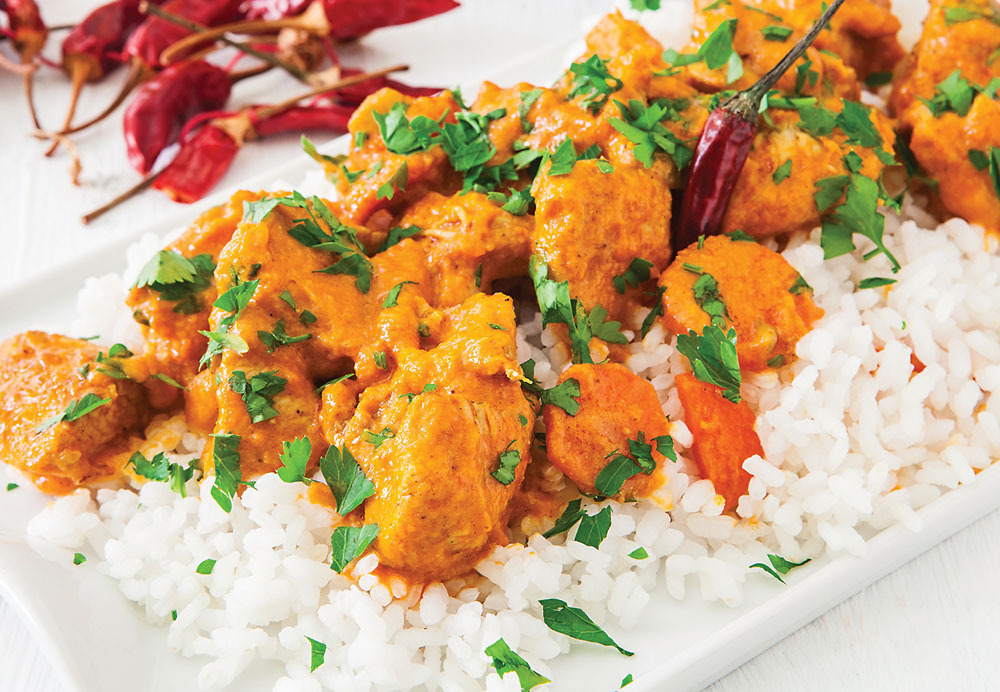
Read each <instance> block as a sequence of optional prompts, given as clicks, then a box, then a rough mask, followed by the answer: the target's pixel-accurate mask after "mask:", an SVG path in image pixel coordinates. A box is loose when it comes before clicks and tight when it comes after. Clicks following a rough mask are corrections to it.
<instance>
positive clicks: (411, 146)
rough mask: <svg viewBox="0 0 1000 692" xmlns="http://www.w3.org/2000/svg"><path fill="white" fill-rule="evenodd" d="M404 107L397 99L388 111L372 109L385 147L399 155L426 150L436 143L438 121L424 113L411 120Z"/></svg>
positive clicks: (438, 136)
mask: <svg viewBox="0 0 1000 692" xmlns="http://www.w3.org/2000/svg"><path fill="white" fill-rule="evenodd" d="M406 109H407V106H406V104H405V103H403V102H402V101H399V102H397V103H394V104H392V108H390V109H389V112H388V113H379V112H378V111H372V117H373V118H374V119H375V123H376V124H377V125H378V129H379V133H380V134H381V135H382V141H383V142H385V148H386V149H388V150H389V151H390V152H392V153H393V154H400V155H401V156H407V155H409V154H415V153H417V152H418V151H426V150H428V149H430V148H431V147H432V146H434V145H435V144H437V143H438V140H439V138H440V136H441V127H440V122H439V121H437V120H432V119H431V118H428V117H427V116H426V115H418V116H417V117H415V118H414V119H413V120H408V119H407V118H406ZM442 119H443V118H442Z"/></svg>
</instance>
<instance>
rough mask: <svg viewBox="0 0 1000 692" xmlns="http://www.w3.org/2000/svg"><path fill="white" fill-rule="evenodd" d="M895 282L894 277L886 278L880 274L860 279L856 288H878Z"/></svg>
mask: <svg viewBox="0 0 1000 692" xmlns="http://www.w3.org/2000/svg"><path fill="white" fill-rule="evenodd" d="M894 283H896V280H895V279H886V278H883V277H881V276H870V277H868V278H867V279H861V281H860V283H858V288H878V287H879V286H888V285H889V284H894Z"/></svg>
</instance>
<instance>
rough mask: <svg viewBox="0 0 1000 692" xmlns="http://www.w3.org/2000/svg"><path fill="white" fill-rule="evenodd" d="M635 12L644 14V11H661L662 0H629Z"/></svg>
mask: <svg viewBox="0 0 1000 692" xmlns="http://www.w3.org/2000/svg"><path fill="white" fill-rule="evenodd" d="M629 3H630V4H631V5H632V9H633V10H637V11H639V12H642V11H643V10H658V9H660V0H629Z"/></svg>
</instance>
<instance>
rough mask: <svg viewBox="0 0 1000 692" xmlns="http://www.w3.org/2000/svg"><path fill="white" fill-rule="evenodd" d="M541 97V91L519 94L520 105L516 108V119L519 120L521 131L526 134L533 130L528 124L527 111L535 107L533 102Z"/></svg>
mask: <svg viewBox="0 0 1000 692" xmlns="http://www.w3.org/2000/svg"><path fill="white" fill-rule="evenodd" d="M541 95H542V90H541V89H532V90H531V91H522V92H521V103H520V104H519V105H518V106H517V117H519V118H520V119H521V131H522V132H524V133H526V134H527V133H528V132H531V131H532V130H533V129H534V126H533V125H532V124H531V123H530V122H528V111H530V110H531V107H532V106H534V105H535V101H537V100H538V97H539V96H541Z"/></svg>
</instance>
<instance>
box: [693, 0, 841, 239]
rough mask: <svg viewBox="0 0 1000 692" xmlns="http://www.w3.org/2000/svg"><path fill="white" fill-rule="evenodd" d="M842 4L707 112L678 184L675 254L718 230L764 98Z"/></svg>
mask: <svg viewBox="0 0 1000 692" xmlns="http://www.w3.org/2000/svg"><path fill="white" fill-rule="evenodd" d="M842 4H844V0H834V2H833V3H832V4H831V5H830V6H829V7H828V8H827V9H826V11H825V12H823V14H822V15H821V16H820V18H819V19H818V20H817V21H816V23H815V24H813V26H812V28H810V29H809V31H808V33H806V35H805V36H803V37H802V38H801V39H800V40H799V42H798V43H796V44H795V46H793V47H792V49H791V50H790V51H788V53H787V54H786V55H785V57H783V58H782V59H781V60H780V61H779V62H778V64H777V65H775V66H774V67H772V68H771V69H770V70H768V72H767V73H766V74H765V75H764V76H763V77H761V78H760V79H759V80H758V81H757V83H756V84H754V85H753V86H752V87H750V88H749V89H746V90H744V91H741V92H739V93H738V94H735V95H734V96H732V97H730V98H729V99H727V100H726V101H724V102H723V103H722V105H721V106H719V107H718V108H716V109H715V110H713V111H712V112H711V113H710V114H709V116H708V120H707V121H706V122H705V128H704V129H703V130H702V133H701V136H700V137H699V138H698V146H697V148H696V149H695V153H694V162H693V163H692V165H691V174H690V176H689V178H688V183H687V186H686V187H685V188H684V199H683V204H682V207H681V214H680V218H679V219H678V222H677V224H676V225H675V226H674V232H673V246H674V251H675V252H676V251H678V250H682V249H683V248H685V247H687V246H688V245H690V244H692V243H694V242H696V241H697V240H698V236H701V235H714V234H716V233H718V232H719V227H720V225H721V224H722V217H723V215H725V213H726V207H727V206H728V204H729V198H730V196H731V195H732V192H733V186H735V185H736V179H737V178H739V175H740V171H742V170H743V164H744V163H746V160H747V155H748V153H749V152H750V145H751V144H753V138H754V135H756V134H757V120H758V118H759V116H760V105H761V102H762V101H763V99H764V96H765V95H766V94H767V93H768V91H770V90H771V87H773V86H774V84H775V83H776V82H777V81H778V79H780V78H781V75H783V74H784V73H785V72H786V71H787V70H788V68H789V67H791V66H792V64H793V63H794V62H795V61H796V60H798V59H799V57H801V56H802V54H803V53H804V52H805V51H806V49H807V48H808V47H809V46H810V45H812V42H813V41H814V40H815V39H816V36H818V35H819V32H820V31H822V29H823V27H825V26H826V24H827V22H829V21H830V18H831V17H832V16H833V14H834V13H835V12H836V11H837V10H838V9H840V6H841V5H842Z"/></svg>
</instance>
